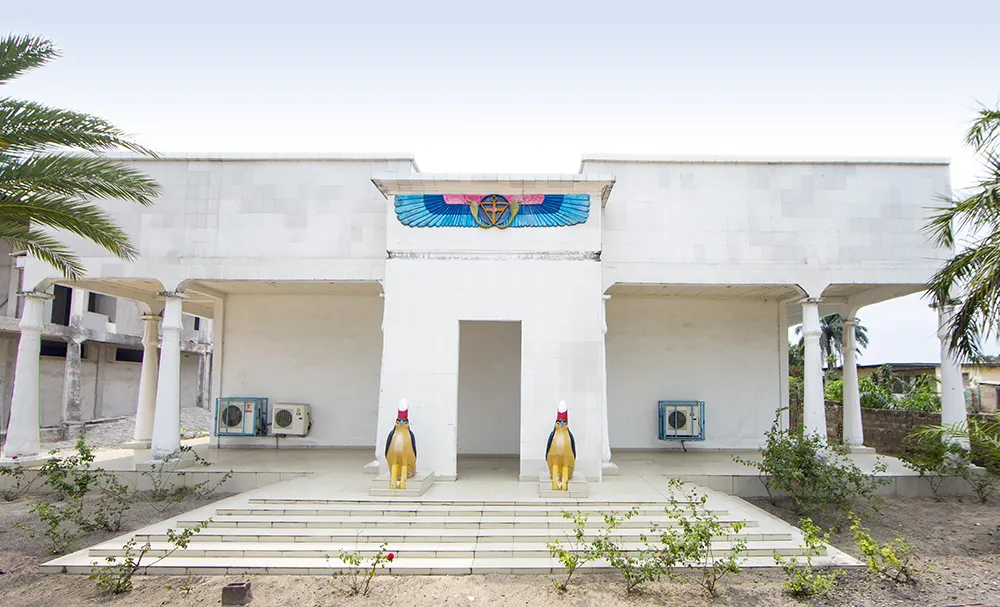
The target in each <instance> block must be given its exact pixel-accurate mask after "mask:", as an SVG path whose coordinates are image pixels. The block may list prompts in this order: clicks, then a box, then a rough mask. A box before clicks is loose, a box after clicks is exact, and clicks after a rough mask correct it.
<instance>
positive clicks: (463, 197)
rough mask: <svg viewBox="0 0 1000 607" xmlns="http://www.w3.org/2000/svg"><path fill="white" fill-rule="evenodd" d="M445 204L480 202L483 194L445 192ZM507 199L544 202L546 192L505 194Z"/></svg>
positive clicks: (523, 201)
mask: <svg viewBox="0 0 1000 607" xmlns="http://www.w3.org/2000/svg"><path fill="white" fill-rule="evenodd" d="M443 196H444V202H445V204H469V201H470V200H471V201H472V202H479V201H481V200H482V199H483V195H481V194H443ZM502 196H503V197H504V198H506V199H507V200H517V201H519V202H520V203H521V204H542V202H543V201H544V200H545V194H503V195H502Z"/></svg>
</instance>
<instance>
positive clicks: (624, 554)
mask: <svg viewBox="0 0 1000 607" xmlns="http://www.w3.org/2000/svg"><path fill="white" fill-rule="evenodd" d="M638 513H639V507H638V506H634V507H632V509H631V510H629V511H628V512H626V513H625V514H624V515H621V516H619V515H618V514H617V513H611V514H605V515H603V516H604V525H605V527H604V529H603V530H602V531H601V533H600V534H599V535H598V537H597V539H595V540H594V544H593V546H594V553H595V554H596V555H598V556H599V557H600V558H604V559H607V561H608V563H609V564H610V565H611V566H612V567H614V568H615V569H617V570H618V572H619V573H620V574H621V576H622V579H623V580H624V581H625V592H626V593H632V592H635V591H636V590H637V589H638V588H639V587H640V586H642V585H643V584H646V583H649V582H655V581H657V580H659V579H660V578H661V577H663V575H664V574H665V573H666V572H667V568H668V567H669V566H670V565H669V564H668V563H666V562H664V559H663V558H662V554H661V551H660V550H658V549H656V548H653V547H651V546H650V545H649V541H648V538H647V537H646V535H644V534H640V536H639V541H640V542H642V544H643V548H641V549H639V550H625V549H623V548H621V547H620V546H619V545H618V543H617V542H615V541H614V540H613V539H612V532H613V531H614V530H615V529H617V528H618V527H619V526H621V524H622V523H623V522H625V521H627V520H629V519H631V518H632V517H633V516H635V515H636V514H638Z"/></svg>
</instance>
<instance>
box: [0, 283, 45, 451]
mask: <svg viewBox="0 0 1000 607" xmlns="http://www.w3.org/2000/svg"><path fill="white" fill-rule="evenodd" d="M21 295H22V296H23V297H24V311H23V314H22V316H21V323H20V328H21V340H20V342H19V343H18V345H17V366H16V368H15V370H14V395H13V396H12V398H11V403H10V421H9V422H8V424H7V440H6V441H5V442H4V445H3V455H2V456H3V457H5V458H10V457H18V458H21V457H30V456H33V455H38V450H39V447H40V445H41V440H40V436H39V426H38V367H39V360H38V355H39V352H40V350H41V345H42V337H41V336H42V326H43V324H44V323H43V312H44V310H45V300H47V299H52V296H51V295H49V294H47V293H39V292H36V291H28V292H26V293H22V294H21Z"/></svg>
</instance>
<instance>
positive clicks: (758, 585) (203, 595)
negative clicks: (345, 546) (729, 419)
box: [0, 498, 1000, 607]
mask: <svg viewBox="0 0 1000 607" xmlns="http://www.w3.org/2000/svg"><path fill="white" fill-rule="evenodd" d="M755 503H756V504H757V505H758V506H761V507H763V508H765V509H767V510H768V511H770V512H772V513H774V514H776V515H778V516H780V517H782V518H784V519H786V520H789V521H792V522H794V521H795V516H794V515H792V514H791V513H790V512H789V511H788V510H787V509H786V508H783V507H780V506H779V507H775V506H772V505H771V504H770V503H767V502H766V500H760V501H755ZM198 505H200V504H198V503H197V502H185V504H183V505H180V506H179V507H178V508H177V509H176V510H174V511H173V512H179V511H183V510H187V509H190V508H194V507H195V506H198ZM153 512H155V511H153ZM170 514H172V512H168V513H166V514H163V515H161V514H160V513H158V512H155V516H154V515H153V514H152V513H150V512H148V511H147V512H145V513H143V512H142V511H136V512H134V513H133V514H132V516H131V517H130V519H129V523H130V524H132V525H135V526H138V525H142V524H146V523H147V522H151V521H152V520H158V519H160V518H163V517H165V516H169V515H170ZM143 516H147V517H149V518H148V519H147V520H141V519H142V518H143ZM27 518H28V517H27V512H26V508H25V503H24V502H21V503H15V504H0V569H3V570H4V571H5V574H4V575H0V604H2V605H4V606H5V607H28V606H32V607H35V606H37V607H42V606H46V607H48V606H49V605H60V606H62V605H67V606H75V605H137V606H141V607H152V606H160V605H178V606H186V605H192V606H193V605H213V604H218V603H219V599H220V597H221V592H222V591H221V589H222V587H223V586H224V585H225V584H227V583H229V582H234V581H244V580H245V579H247V578H235V577H225V578H224V577H213V576H194V577H192V578H190V579H185V578H183V577H165V576H153V577H138V578H136V584H135V586H136V587H135V590H133V591H132V592H131V593H128V594H125V595H121V596H117V597H111V596H107V595H104V594H102V593H101V592H99V591H98V590H97V589H96V588H95V587H94V585H93V582H91V581H89V580H87V579H86V577H84V576H70V575H49V576H43V575H40V574H38V573H36V572H34V570H33V566H34V564H35V563H38V562H40V560H43V558H45V557H44V555H43V554H42V550H41V547H40V544H39V542H38V541H37V540H27V539H25V538H24V536H23V534H22V533H21V532H19V531H16V530H11V525H12V524H13V523H14V522H17V521H23V520H27ZM866 525H867V526H868V528H869V529H870V530H871V532H872V535H873V536H875V537H876V538H879V539H890V538H891V537H892V535H893V533H894V532H899V533H900V534H901V535H903V536H904V538H906V540H907V541H908V542H910V543H911V544H913V545H914V546H915V547H916V548H917V550H918V551H919V553H920V556H921V561H920V563H921V565H922V566H923V567H925V568H927V567H931V566H932V567H933V568H934V570H933V571H932V572H926V571H925V572H924V573H922V574H921V576H920V581H919V582H918V583H917V584H915V585H912V586H897V585H895V584H893V583H891V582H888V581H884V580H880V579H878V578H875V577H873V576H872V575H870V574H867V573H865V572H864V571H858V570H852V571H851V572H849V573H848V574H847V575H846V576H845V577H844V578H842V580H841V584H840V586H839V587H838V588H837V589H836V590H835V591H834V592H832V593H831V594H829V595H827V596H825V597H821V598H818V599H813V600H811V601H804V602H803V601H798V600H795V599H792V598H791V597H789V596H787V595H785V594H784V593H783V592H782V588H781V582H782V579H783V576H782V574H781V573H780V572H778V571H774V570H756V571H745V572H744V573H743V574H741V575H739V576H738V577H734V578H732V579H731V580H729V581H728V582H723V583H722V584H721V587H722V596H721V597H720V598H718V599H716V600H714V601H710V600H708V599H707V598H706V597H705V596H704V595H703V594H702V591H701V589H700V587H699V586H698V585H697V584H696V583H695V581H696V580H695V578H694V577H692V575H691V574H684V575H682V576H680V577H679V578H678V579H677V580H675V581H671V582H663V583H659V584H654V585H650V586H648V587H647V588H645V589H644V590H642V591H641V592H639V593H636V594H634V595H632V596H627V595H626V594H625V592H624V587H623V585H622V584H621V582H620V581H619V579H617V578H616V577H615V576H611V575H579V576H578V578H576V579H575V580H574V582H575V583H574V584H572V585H571V587H570V591H569V592H567V593H560V592H558V591H556V590H555V589H554V588H553V587H552V585H551V584H550V583H549V581H548V580H547V578H545V577H544V576H526V575H520V576H517V575H513V576H512V575H485V576H452V577H395V578H394V577H389V576H384V577H383V576H380V577H379V578H377V579H376V580H375V583H374V584H373V589H372V592H371V594H370V595H369V596H368V597H347V596H346V595H345V593H344V592H343V590H342V589H341V586H340V585H339V584H338V582H336V581H334V580H332V579H331V578H329V577H326V578H324V577H311V576H252V577H251V578H250V580H251V582H252V586H253V596H254V598H253V602H252V603H251V605H268V606H270V605H297V606H306V607H313V606H317V607H318V606H327V605H330V606H333V605H351V606H355V605H356V606H358V607H366V606H375V605H380V606H381V605H412V606H414V607H416V606H420V607H423V606H428V605H445V606H459V605H461V606H466V607H474V606H476V605H528V606H536V605H537V606H542V605H567V606H572V607H585V606H590V605H593V606H600V607H617V606H624V605H629V606H646V605H667V606H677V607H680V606H685V607H698V606H708V605H712V606H732V607H750V606H756V605H773V606H777V607H781V606H793V605H802V604H812V605H820V606H829V607H833V606H852V607H886V606H894V605H920V606H923V605H927V606H944V605H962V604H977V603H987V604H988V603H998V604H1000V503H997V502H995V503H989V504H980V503H978V502H971V501H969V500H965V501H958V500H956V499H953V498H947V499H945V500H944V501H942V502H935V501H933V500H930V499H901V498H892V499H889V500H887V502H886V507H885V510H884V511H883V513H882V514H879V515H877V516H876V517H874V518H872V519H868V521H866ZM108 535H111V534H105V535H104V536H100V535H91V536H88V537H86V538H82V539H81V542H80V544H79V545H80V546H83V545H91V544H94V543H96V542H99V541H101V540H103V539H105V537H107V536H108ZM833 541H834V544H835V545H837V546H838V547H839V548H841V549H843V550H845V551H847V552H850V553H852V554H857V551H856V550H855V549H854V547H853V544H852V543H851V541H850V537H849V536H848V534H846V533H844V534H842V535H841V536H840V537H837V538H835V539H834V540H833ZM185 586H189V587H190V591H186V590H185V589H184V587H185Z"/></svg>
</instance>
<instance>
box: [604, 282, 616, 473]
mask: <svg viewBox="0 0 1000 607" xmlns="http://www.w3.org/2000/svg"><path fill="white" fill-rule="evenodd" d="M602 297H603V298H604V303H603V304H602V305H601V335H602V338H601V368H602V369H603V372H604V377H603V378H602V388H601V389H602V393H601V467H602V468H604V474H614V472H615V471H617V469H618V466H616V465H615V464H613V463H611V435H610V432H609V430H608V300H610V299H611V296H610V295H603V296H602Z"/></svg>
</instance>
